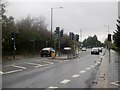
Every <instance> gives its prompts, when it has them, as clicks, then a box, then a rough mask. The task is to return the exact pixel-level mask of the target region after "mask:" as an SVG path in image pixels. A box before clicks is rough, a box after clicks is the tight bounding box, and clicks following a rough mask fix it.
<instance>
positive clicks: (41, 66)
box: [35, 65, 44, 68]
mask: <svg viewBox="0 0 120 90" xmlns="http://www.w3.org/2000/svg"><path fill="white" fill-rule="evenodd" d="M42 66H44V65H38V66H35V68H39V67H42Z"/></svg>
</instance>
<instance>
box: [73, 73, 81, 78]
mask: <svg viewBox="0 0 120 90" xmlns="http://www.w3.org/2000/svg"><path fill="white" fill-rule="evenodd" d="M79 76H80V75H79V74H74V75H73V76H72V77H73V78H76V77H79Z"/></svg>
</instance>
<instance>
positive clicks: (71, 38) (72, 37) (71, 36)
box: [69, 32, 75, 40]
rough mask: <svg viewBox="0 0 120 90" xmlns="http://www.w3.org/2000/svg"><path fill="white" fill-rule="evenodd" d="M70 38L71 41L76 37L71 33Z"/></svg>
mask: <svg viewBox="0 0 120 90" xmlns="http://www.w3.org/2000/svg"><path fill="white" fill-rule="evenodd" d="M69 37H70V40H74V37H75V35H74V33H73V32H70V33H69Z"/></svg>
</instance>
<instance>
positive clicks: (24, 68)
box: [12, 65, 26, 69]
mask: <svg viewBox="0 0 120 90" xmlns="http://www.w3.org/2000/svg"><path fill="white" fill-rule="evenodd" d="M12 66H13V67H17V68H22V69H26V67H21V66H18V65H12Z"/></svg>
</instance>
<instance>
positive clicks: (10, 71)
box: [3, 69, 23, 74]
mask: <svg viewBox="0 0 120 90" xmlns="http://www.w3.org/2000/svg"><path fill="white" fill-rule="evenodd" d="M19 71H23V69H18V70H13V71H9V72H4V73H3V74H10V73H14V72H19Z"/></svg>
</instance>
